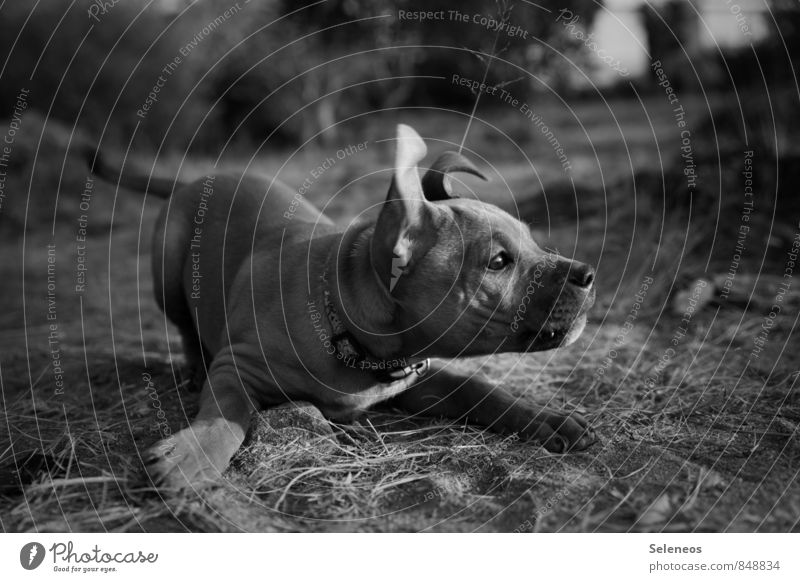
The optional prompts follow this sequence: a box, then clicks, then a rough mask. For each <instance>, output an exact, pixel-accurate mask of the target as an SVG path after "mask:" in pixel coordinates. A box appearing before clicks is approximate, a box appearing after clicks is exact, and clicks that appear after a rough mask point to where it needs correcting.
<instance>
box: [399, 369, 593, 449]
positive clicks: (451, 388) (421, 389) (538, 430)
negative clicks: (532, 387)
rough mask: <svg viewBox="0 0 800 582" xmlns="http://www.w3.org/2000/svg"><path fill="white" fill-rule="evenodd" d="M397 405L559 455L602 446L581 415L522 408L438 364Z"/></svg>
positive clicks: (499, 390) (490, 387) (506, 396)
mask: <svg viewBox="0 0 800 582" xmlns="http://www.w3.org/2000/svg"><path fill="white" fill-rule="evenodd" d="M391 402H392V403H393V404H395V405H396V406H398V407H400V408H401V409H403V410H406V411H408V412H411V413H413V414H419V415H423V416H444V417H447V418H453V419H458V420H468V421H470V422H474V423H476V424H480V425H483V426H486V427H488V428H490V429H491V430H494V431H496V432H504V433H517V434H519V435H520V436H522V437H524V438H531V439H535V440H536V441H538V442H541V443H542V444H543V445H544V447H545V448H546V449H547V450H548V451H551V452H555V453H565V452H567V451H578V450H581V449H585V448H587V447H589V446H590V445H591V444H592V443H594V442H595V441H596V437H595V434H594V431H593V430H592V429H591V428H589V424H588V423H587V421H586V420H584V419H583V417H581V416H580V415H578V414H567V413H564V412H559V411H557V410H553V409H550V408H546V407H538V406H533V405H530V404H528V403H525V402H521V401H520V400H519V399H517V398H514V397H513V396H511V395H510V394H508V393H507V392H505V391H504V390H503V389H502V388H499V387H497V386H494V385H492V384H490V383H488V382H486V381H484V380H481V379H480V378H475V377H467V376H462V375H459V374H454V373H452V372H450V371H448V370H446V369H444V368H443V367H442V366H441V365H438V364H434V365H432V366H431V370H430V372H429V373H428V375H427V376H426V377H425V378H424V379H423V380H421V381H420V382H419V383H417V384H416V385H414V386H413V387H412V388H411V389H409V390H407V391H406V392H403V393H402V394H400V395H398V396H396V397H395V398H394V399H393V400H392V401H391Z"/></svg>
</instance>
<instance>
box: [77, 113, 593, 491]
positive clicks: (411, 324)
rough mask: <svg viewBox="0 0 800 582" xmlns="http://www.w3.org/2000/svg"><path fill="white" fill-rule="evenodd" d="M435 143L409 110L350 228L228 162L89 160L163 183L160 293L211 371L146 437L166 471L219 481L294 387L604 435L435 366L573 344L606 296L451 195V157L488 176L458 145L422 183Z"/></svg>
mask: <svg viewBox="0 0 800 582" xmlns="http://www.w3.org/2000/svg"><path fill="white" fill-rule="evenodd" d="M426 151H427V150H426V147H425V143H424V142H423V141H422V139H421V138H420V137H419V135H417V133H416V132H415V131H414V130H413V129H411V128H410V127H408V126H404V125H400V126H398V134H397V153H396V163H395V170H394V177H393V179H392V183H391V185H390V187H389V195H388V197H387V199H386V202H385V203H384V205H383V207H382V209H381V212H380V215H379V217H378V219H377V222H374V221H373V222H364V223H361V224H356V225H353V226H350V227H348V228H347V229H345V230H343V229H340V228H337V227H336V226H334V224H333V223H332V222H331V221H330V220H329V219H328V218H327V217H325V216H324V215H323V214H321V213H320V212H319V211H318V210H317V209H315V208H314V207H313V206H311V205H310V204H308V203H307V202H306V201H305V200H304V199H302V197H300V196H298V195H297V194H296V193H295V192H294V191H292V190H291V189H289V188H288V187H287V186H284V185H282V184H280V183H279V182H277V181H275V180H273V181H272V182H271V183H265V182H264V181H263V180H259V179H256V178H253V177H248V176H243V177H240V178H237V177H231V176H224V175H220V176H209V177H208V178H206V179H205V180H199V181H197V182H194V183H191V184H188V185H177V188H175V186H176V184H174V183H173V182H169V181H164V180H158V179H151V178H148V177H146V176H123V177H120V172H119V171H118V170H117V169H115V168H112V167H110V166H109V165H107V164H106V163H105V162H103V161H102V160H101V159H100V158H99V157H97V158H96V159H94V160H93V163H94V169H95V171H96V172H97V173H98V174H99V175H100V176H102V177H105V178H106V179H110V180H114V181H119V183H121V184H122V185H123V186H127V187H132V188H136V189H140V190H145V189H146V190H147V191H148V192H150V193H152V194H155V195H157V196H162V197H165V198H166V197H169V201H168V203H167V204H166V206H165V208H164V210H163V212H162V213H161V216H160V218H159V220H158V223H157V225H156V229H155V236H154V245H153V273H154V278H155V291H156V299H157V301H158V302H159V305H160V306H161V308H162V309H163V310H164V312H165V313H166V314H167V316H168V317H169V319H170V320H171V321H173V322H174V323H175V324H176V325H177V326H178V328H179V329H180V331H181V334H182V336H183V343H184V349H185V352H186V356H187V358H188V360H189V362H190V363H191V364H193V365H195V366H199V367H200V368H201V369H202V370H207V376H206V377H205V381H204V383H203V387H202V392H201V396H200V411H199V413H198V415H197V418H196V419H195V420H194V421H193V422H192V423H191V425H190V426H189V427H188V428H185V429H183V430H181V431H180V432H178V433H176V434H175V435H173V436H172V437H170V438H169V439H166V440H164V441H162V442H160V443H157V444H156V445H155V446H153V447H152V448H151V449H150V451H149V453H148V459H147V460H148V471H149V474H150V475H151V477H152V478H153V480H154V482H156V483H157V484H159V485H160V486H165V487H194V486H198V485H203V484H205V483H208V482H211V481H213V480H215V479H216V478H218V477H219V475H220V473H221V472H222V471H223V470H224V469H225V468H226V467H227V466H228V463H229V462H230V459H231V457H232V456H233V455H234V453H235V452H236V451H237V449H238V448H239V446H240V445H241V444H242V441H243V439H244V437H245V433H246V432H247V429H248V426H249V424H250V417H251V413H252V412H253V411H255V410H257V409H260V408H265V407H270V406H275V405H278V404H281V403H284V402H287V401H292V400H304V401H309V402H312V403H314V404H315V405H316V406H318V407H319V408H320V410H321V411H322V412H323V414H325V415H326V416H327V417H328V418H331V419H334V420H340V421H342V420H347V419H351V418H352V417H353V416H354V415H356V414H358V413H361V412H362V411H364V410H365V409H367V408H369V407H370V406H372V405H373V404H376V403H378V402H382V401H387V400H389V399H392V400H391V403H392V404H394V405H396V406H397V407H399V408H402V409H404V410H406V411H408V412H410V413H413V414H424V415H435V416H439V415H441V416H446V417H449V418H454V419H469V420H470V421H473V422H475V423H478V424H481V425H484V426H488V427H490V428H492V429H493V430H498V431H504V432H516V433H519V434H520V435H521V436H522V437H529V438H532V439H535V440H537V441H539V442H541V443H543V444H544V446H545V447H546V448H547V449H548V450H550V451H554V452H566V451H568V450H580V449H583V448H586V447H588V446H589V445H590V444H592V443H593V442H594V440H595V437H594V434H593V432H592V431H591V429H589V428H588V426H587V423H586V421H585V420H584V419H582V418H581V417H580V416H578V415H567V414H564V413H561V412H557V411H554V410H550V409H547V408H540V407H533V406H530V405H529V404H526V403H523V402H520V401H519V400H518V399H516V398H513V397H511V396H510V395H508V394H506V393H505V392H504V391H503V390H501V389H500V388H498V387H495V386H493V385H491V384H489V383H487V382H485V381H483V380H480V379H476V378H474V377H469V378H468V377H464V376H459V375H456V374H454V373H452V372H451V371H449V370H447V369H446V368H445V365H444V364H443V363H442V364H435V365H429V360H428V358H431V357H448V358H449V357H459V356H473V355H482V354H492V353H497V352H527V351H539V350H549V349H553V348H556V347H559V346H563V345H567V344H569V343H571V342H572V341H574V340H575V339H576V338H577V337H578V336H579V335H580V333H581V332H582V331H583V328H584V326H585V324H586V311H587V310H588V309H589V307H591V305H592V303H593V301H594V288H593V279H594V271H593V269H592V268H591V267H589V266H587V265H584V264H582V263H578V262H575V261H570V260H567V259H564V258H563V257H559V256H557V255H552V254H547V253H545V252H543V251H542V250H541V249H540V248H539V247H538V246H537V245H536V243H535V242H534V241H533V239H532V238H531V235H530V232H529V230H528V228H527V227H526V226H525V225H524V224H522V223H521V222H519V221H518V220H516V219H514V218H513V217H511V216H510V215H508V214H507V213H505V212H503V211H502V210H500V209H499V208H497V207H495V206H492V205H490V204H485V203H482V202H478V201H475V200H467V199H452V198H450V196H449V195H448V194H449V187H448V184H447V179H446V175H447V173H448V172H452V171H462V172H469V173H472V174H475V175H478V176H481V174H480V172H479V171H478V170H477V169H476V168H475V167H474V166H473V165H472V164H471V163H470V162H469V161H467V160H466V159H465V158H463V157H462V156H461V155H459V154H455V153H452V152H448V153H446V154H444V155H442V156H441V157H440V158H439V159H438V160H437V161H436V162H435V163H434V165H433V166H432V167H431V169H430V170H429V171H428V172H427V173H426V175H425V177H424V178H423V180H422V181H420V179H419V176H418V170H417V164H418V163H419V162H420V161H421V160H422V159H423V158H424V157H425V155H426ZM481 177H482V176H481ZM173 190H174V192H173Z"/></svg>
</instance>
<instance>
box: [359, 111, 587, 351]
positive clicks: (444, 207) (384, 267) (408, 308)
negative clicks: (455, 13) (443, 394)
mask: <svg viewBox="0 0 800 582" xmlns="http://www.w3.org/2000/svg"><path fill="white" fill-rule="evenodd" d="M426 153H427V148H426V147H425V143H424V142H423V141H422V138H420V137H419V135H418V134H417V133H416V132H415V131H414V130H413V129H411V128H410V127H408V126H404V125H400V126H398V135H397V155H396V160H395V170H394V176H393V179H392V184H391V186H390V188H389V195H388V197H387V199H386V203H385V204H384V206H383V207H382V209H381V212H380V215H379V217H378V221H377V224H376V226H375V231H374V233H373V238H372V243H371V249H370V260H371V263H372V267H373V269H374V271H375V273H376V275H377V277H378V279H379V280H380V285H381V286H382V287H383V288H384V290H385V292H386V293H387V294H388V295H389V297H390V299H391V301H392V302H393V304H394V309H395V315H394V321H395V324H396V329H397V328H399V331H400V332H401V333H402V334H403V336H404V338H405V339H406V341H409V343H410V344H411V345H413V348H414V349H415V350H419V351H421V352H423V353H426V354H430V355H438V356H456V355H460V356H466V355H478V354H488V353H494V352H526V351H539V350H549V349H552V348H556V347H559V346H563V345H568V344H570V343H572V342H573V341H575V339H577V337H578V336H579V335H580V334H581V332H582V331H583V328H584V326H585V325H586V312H587V311H588V309H589V308H590V307H591V306H592V304H593V302H594V270H593V269H592V268H591V267H590V266H588V265H585V264H583V263H579V262H577V261H573V260H569V259H567V258H564V257H561V256H558V255H556V254H553V253H548V252H545V251H544V250H542V249H541V248H540V247H539V246H538V245H537V244H536V242H535V241H534V240H533V238H532V237H531V234H530V230H529V229H528V227H527V226H526V225H525V224H523V223H522V222H520V221H519V220H517V219H515V218H514V217H512V216H511V215H509V214H508V213H506V212H504V211H502V210H501V209H499V208H498V207H496V206H494V205H492V204H486V203H483V202H479V201H477V200H471V199H453V198H449V196H448V193H449V187H448V185H447V182H446V175H447V173H448V172H453V171H462V172H469V173H473V174H476V175H479V176H480V175H481V174H480V172H478V170H477V169H476V168H475V167H474V166H473V165H472V164H471V163H470V162H469V161H468V160H466V159H465V158H463V157H462V156H460V155H459V154H455V153H452V152H450V153H447V154H444V155H443V156H442V157H440V158H439V160H437V161H436V162H435V163H434V164H433V166H432V167H431V169H430V170H428V173H427V174H426V175H425V177H424V178H423V180H420V178H419V174H418V169H417V165H418V163H419V162H420V161H421V160H422V159H423V158H424V157H425V155H426ZM481 177H482V176H481Z"/></svg>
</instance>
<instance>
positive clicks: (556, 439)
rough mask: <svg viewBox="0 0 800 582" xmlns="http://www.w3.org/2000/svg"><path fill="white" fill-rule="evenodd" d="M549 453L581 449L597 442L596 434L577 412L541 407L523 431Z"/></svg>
mask: <svg viewBox="0 0 800 582" xmlns="http://www.w3.org/2000/svg"><path fill="white" fill-rule="evenodd" d="M523 434H524V435H525V436H529V437H531V438H533V439H535V440H536V441H538V442H540V443H541V444H542V446H543V447H544V448H546V449H547V450H548V451H550V452H551V453H567V452H572V451H582V450H583V449H587V448H589V447H590V446H592V445H593V444H594V443H595V442H597V435H596V434H595V432H594V430H592V428H591V427H590V426H589V423H588V422H587V421H586V419H584V418H583V417H582V416H581V415H579V414H574V413H573V414H569V413H566V412H559V411H556V410H550V409H549V408H543V409H541V410H539V411H538V412H537V414H536V415H535V416H534V418H533V420H531V422H530V423H529V425H528V426H527V427H526V428H525V430H524V431H523Z"/></svg>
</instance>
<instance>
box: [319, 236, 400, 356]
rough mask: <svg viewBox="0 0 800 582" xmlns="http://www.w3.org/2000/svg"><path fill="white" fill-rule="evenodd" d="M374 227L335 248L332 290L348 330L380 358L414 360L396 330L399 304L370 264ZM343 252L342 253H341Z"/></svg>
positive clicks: (330, 271) (329, 263)
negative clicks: (383, 285) (382, 285)
mask: <svg viewBox="0 0 800 582" xmlns="http://www.w3.org/2000/svg"><path fill="white" fill-rule="evenodd" d="M372 230H373V225H371V224H364V225H362V226H358V227H353V228H350V229H348V230H347V232H345V233H344V235H343V238H342V240H341V244H340V245H338V248H334V249H331V252H330V255H329V256H328V260H327V265H326V270H327V272H328V274H329V275H328V280H329V281H328V287H327V288H328V289H329V290H330V294H331V299H332V301H333V304H334V307H335V308H336V309H337V310H338V311H339V313H340V317H341V319H342V323H343V324H344V326H345V327H346V328H347V331H348V332H349V333H350V334H351V335H352V336H353V337H354V338H355V339H356V341H357V342H358V343H359V344H360V345H362V346H369V353H370V355H372V356H374V357H375V358H377V359H383V360H394V359H401V358H407V359H408V358H410V357H412V356H413V355H414V354H411V353H407V352H408V350H407V349H406V346H404V345H403V340H402V336H401V335H400V334H398V333H397V330H396V329H395V327H394V319H395V310H396V309H397V305H396V304H395V303H394V301H393V300H392V298H391V296H390V295H389V293H388V292H387V291H386V289H384V288H383V287H381V284H380V282H379V280H378V278H377V276H376V274H375V272H374V270H373V268H372V264H371V261H370V243H371V241H372ZM337 251H339V252H337Z"/></svg>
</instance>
